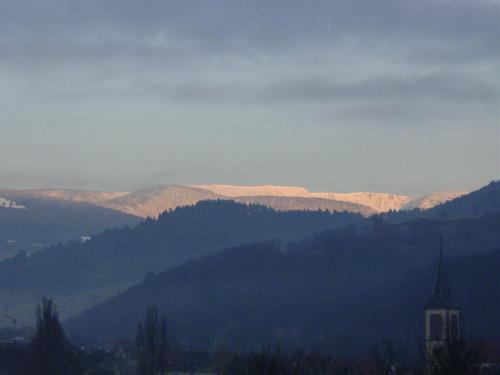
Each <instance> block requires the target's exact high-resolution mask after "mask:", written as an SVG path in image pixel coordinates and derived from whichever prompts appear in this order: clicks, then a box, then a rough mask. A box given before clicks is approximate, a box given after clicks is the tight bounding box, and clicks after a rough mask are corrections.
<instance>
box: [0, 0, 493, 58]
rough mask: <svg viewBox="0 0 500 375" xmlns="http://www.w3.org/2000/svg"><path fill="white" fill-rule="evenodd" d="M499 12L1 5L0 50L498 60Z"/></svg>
mask: <svg viewBox="0 0 500 375" xmlns="http://www.w3.org/2000/svg"><path fill="white" fill-rule="evenodd" d="M499 14H500V6H499V4H498V3H496V2H491V1H478V0H475V1H474V0H471V1H461V0H456V1H445V0H442V1H425V0H424V1H419V2H415V1H408V0H406V1H404V0H403V1H401V0H380V1H370V0H351V1H331V0H316V1H314V2H309V1H304V0H274V1H264V0H254V1H246V0H231V1H224V0H212V1H200V0H183V1H174V0H170V1H161V0H148V1H144V2H142V1H141V2H139V1H136V0H110V1H105V2H103V1H98V0H87V1H84V2H68V1H63V0H47V1H44V2H40V1H37V0H27V1H16V0H3V1H1V2H0V32H1V35H2V37H1V38H0V40H2V43H0V48H1V52H2V55H1V56H3V58H4V59H7V60H9V58H12V59H16V58H19V59H28V60H29V58H30V56H29V55H30V53H31V59H32V60H33V61H36V60H37V59H38V58H43V57H48V56H55V57H59V58H62V59H63V60H64V59H66V58H70V57H71V58H74V59H80V58H85V56H92V57H93V58H104V57H107V56H110V55H111V56H116V55H121V56H127V57H132V58H139V59H140V58H143V57H145V56H146V57H147V56H149V55H151V54H154V55H157V56H164V57H165V58H169V56H170V52H169V51H171V50H172V49H176V48H177V49H183V50H192V51H196V52H197V53H200V54H207V53H215V54H217V53H222V52H224V53H227V52H232V53H245V51H246V52H249V50H266V52H268V53H269V52H274V53H277V52H279V51H282V50H289V49H292V50H293V49H296V48H300V46H301V45H304V44H306V45H310V44H311V43H313V44H318V45H320V46H324V47H325V48H335V45H336V43H338V41H339V40H342V39H345V38H356V39H358V40H362V41H364V43H366V44H367V45H370V44H373V43H376V44H378V43H389V44H392V45H393V47H394V49H396V50H399V49H404V48H405V47H407V46H408V44H410V45H411V44H413V43H417V44H418V49H419V50H420V51H419V52H418V55H419V56H420V57H422V58H423V57H426V56H429V57H434V58H435V57H436V56H438V55H440V54H442V55H446V53H447V51H448V53H449V54H452V55H456V54H457V53H459V52H461V54H460V55H461V56H463V57H466V56H470V53H469V52H471V51H475V54H477V53H483V54H491V53H492V52H493V51H494V52H495V53H496V55H497V56H498V45H497V40H498V32H499V26H498V25H499V23H498V21H499ZM422 42H423V43H422ZM428 42H429V43H428ZM35 45H36V47H34V46H35ZM143 51H146V55H144V54H143V53H142V52H143Z"/></svg>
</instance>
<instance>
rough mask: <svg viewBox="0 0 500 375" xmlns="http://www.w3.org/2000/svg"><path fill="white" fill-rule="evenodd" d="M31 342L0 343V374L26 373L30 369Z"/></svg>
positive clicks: (18, 374) (22, 374) (17, 374)
mask: <svg viewBox="0 0 500 375" xmlns="http://www.w3.org/2000/svg"><path fill="white" fill-rule="evenodd" d="M31 350H32V346H31V343H1V344H0V375H13V374H16V375H27V374H29V373H30V371H31V370H32V367H33V366H32V363H31V361H32V353H31Z"/></svg>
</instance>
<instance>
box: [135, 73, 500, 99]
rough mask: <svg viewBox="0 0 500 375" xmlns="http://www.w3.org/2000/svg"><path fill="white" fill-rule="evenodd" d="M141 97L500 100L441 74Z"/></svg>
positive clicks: (200, 87) (473, 83) (231, 86)
mask: <svg viewBox="0 0 500 375" xmlns="http://www.w3.org/2000/svg"><path fill="white" fill-rule="evenodd" d="M140 94H141V95H143V94H149V95H152V96H163V97H165V98H167V99H170V100H181V101H201V102H208V103H216V102H219V103H224V102H240V103H248V104H255V103H277V102H300V103H309V102H314V103H318V102H319V103H322V102H327V103H331V102H346V101H347V102H356V101H364V102H365V101H372V102H404V101H410V100H411V101H415V100H429V101H431V100H439V101H441V102H459V103H464V102H471V103H474V102H481V103H495V102H496V100H497V99H498V98H499V90H498V89H497V87H495V85H492V84H491V83H489V82H482V81H480V80H477V79H473V78H470V77H463V76H453V75H449V74H446V73H442V74H426V75H423V76H421V77H393V76H382V77H375V78H370V79H365V80H360V81H354V82H352V81H351V82H342V81H340V82H336V81H333V80H330V79H328V78H326V77H312V78H308V79H292V78H290V79H287V80H283V81H275V82H271V83H264V84H261V85H259V84H238V83H226V84H203V83H201V82H197V83H190V84H183V85H171V84H168V83H164V84H162V83H155V84H152V85H150V86H148V87H146V88H145V89H144V90H143V91H140Z"/></svg>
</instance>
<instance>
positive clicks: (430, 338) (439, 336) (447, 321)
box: [424, 308, 462, 355]
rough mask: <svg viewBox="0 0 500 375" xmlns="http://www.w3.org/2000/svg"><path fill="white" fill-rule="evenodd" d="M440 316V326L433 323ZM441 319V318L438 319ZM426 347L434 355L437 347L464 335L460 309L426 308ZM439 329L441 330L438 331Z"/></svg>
mask: <svg viewBox="0 0 500 375" xmlns="http://www.w3.org/2000/svg"><path fill="white" fill-rule="evenodd" d="M433 317H438V318H440V322H441V324H440V327H439V328H438V327H437V325H436V324H434V325H433V320H434V322H435V321H436V319H434V318H433ZM437 320H439V319H437ZM424 324H425V348H426V351H427V353H428V354H429V355H432V353H433V351H434V349H435V348H437V347H440V346H442V345H444V344H445V343H446V341H447V340H456V339H459V338H461V336H462V327H461V314H460V310H459V309H445V308H442V309H438V308H436V309H426V310H425V318H424ZM436 329H438V331H439V332H436Z"/></svg>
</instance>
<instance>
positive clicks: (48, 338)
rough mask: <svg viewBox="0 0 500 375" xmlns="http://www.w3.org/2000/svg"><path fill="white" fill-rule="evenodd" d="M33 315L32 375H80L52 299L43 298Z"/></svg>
mask: <svg viewBox="0 0 500 375" xmlns="http://www.w3.org/2000/svg"><path fill="white" fill-rule="evenodd" d="M35 314H36V331H35V335H34V337H33V340H32V343H33V355H34V358H33V362H34V374H36V375H73V374H80V373H81V371H80V368H79V366H78V364H77V360H76V357H75V355H74V349H73V347H72V346H71V344H70V343H69V341H68V340H67V338H66V335H65V334H64V331H63V329H62V327H61V324H60V323H59V318H58V313H57V308H56V305H55V303H54V302H53V301H52V299H50V298H46V297H44V298H43V300H42V302H41V304H39V305H38V306H37V308H36V313H35Z"/></svg>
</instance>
